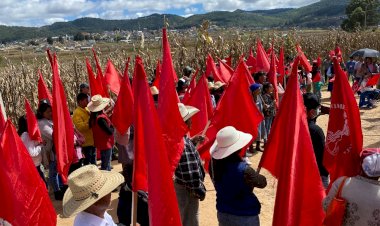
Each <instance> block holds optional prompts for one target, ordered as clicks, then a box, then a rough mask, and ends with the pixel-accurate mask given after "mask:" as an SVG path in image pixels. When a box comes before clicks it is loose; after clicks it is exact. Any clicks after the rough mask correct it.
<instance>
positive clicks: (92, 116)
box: [88, 111, 102, 128]
mask: <svg viewBox="0 0 380 226" xmlns="http://www.w3.org/2000/svg"><path fill="white" fill-rule="evenodd" d="M101 113H102V111H97V112H91V114H90V119H89V120H88V126H89V127H90V128H92V126H93V125H94V124H95V123H96V118H97V117H98V115H100V114H101Z"/></svg>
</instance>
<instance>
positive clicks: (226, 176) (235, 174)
mask: <svg viewBox="0 0 380 226" xmlns="http://www.w3.org/2000/svg"><path fill="white" fill-rule="evenodd" d="M251 142H252V135H251V134H248V133H243V132H241V131H238V130H236V129H235V128H234V127H232V126H227V127H225V128H223V129H221V130H220V131H219V132H218V133H217V135H216V140H215V142H214V144H213V145H212V146H211V149H210V154H211V156H212V160H211V163H210V175H211V178H212V180H213V183H214V186H215V190H216V209H217V211H218V221H219V226H237V225H250V226H256V225H257V226H259V225H260V221H259V216H258V215H259V214H260V209H261V205H260V202H259V200H258V199H257V197H256V196H255V194H254V193H253V192H252V191H253V188H254V187H258V188H265V187H266V185H267V181H266V178H265V177H264V176H263V175H260V174H259V173H257V172H256V171H255V170H254V169H252V168H251V167H250V166H249V165H248V163H246V162H245V161H243V159H242V157H241V155H240V154H241V150H243V149H244V147H247V146H248V145H249V144H250V143H251Z"/></svg>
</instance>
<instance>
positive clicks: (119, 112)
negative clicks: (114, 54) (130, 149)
mask: <svg viewBox="0 0 380 226" xmlns="http://www.w3.org/2000/svg"><path fill="white" fill-rule="evenodd" d="M129 61H130V58H129V57H128V60H127V63H126V64H125V71H124V77H123V80H122V81H121V88H120V92H119V95H118V97H117V100H116V103H115V107H114V109H113V114H112V124H113V125H114V126H115V128H116V130H117V131H118V132H119V133H120V134H125V133H126V132H127V130H128V128H129V127H130V126H131V124H132V112H133V111H132V109H133V108H132V107H133V94H132V89H131V84H130V83H129V76H128V67H129Z"/></svg>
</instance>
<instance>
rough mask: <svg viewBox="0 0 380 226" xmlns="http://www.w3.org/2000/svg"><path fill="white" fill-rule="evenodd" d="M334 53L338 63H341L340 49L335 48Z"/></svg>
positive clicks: (337, 46)
mask: <svg viewBox="0 0 380 226" xmlns="http://www.w3.org/2000/svg"><path fill="white" fill-rule="evenodd" d="M334 53H335V56H336V57H337V59H338V61H339V63H341V62H342V61H343V58H342V50H341V49H340V47H339V45H336V46H335V50H334Z"/></svg>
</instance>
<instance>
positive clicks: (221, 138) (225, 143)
mask: <svg viewBox="0 0 380 226" xmlns="http://www.w3.org/2000/svg"><path fill="white" fill-rule="evenodd" d="M251 140H252V135H251V134H249V133H243V132H241V131H238V130H236V129H235V128H234V127H232V126H227V127H224V128H223V129H221V130H219V132H218V133H217V134H216V140H215V142H214V144H213V145H212V146H211V148H210V154H211V156H212V157H213V158H214V159H224V158H226V157H228V156H230V155H232V154H233V153H235V152H237V151H239V150H240V149H242V148H244V147H245V146H247V145H248V144H249V143H250V142H251Z"/></svg>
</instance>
